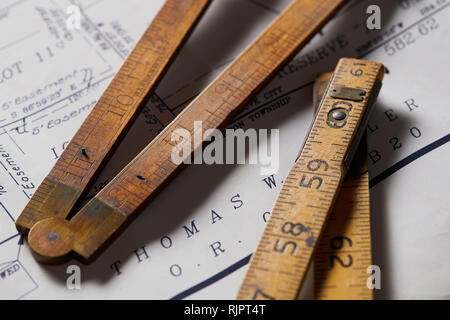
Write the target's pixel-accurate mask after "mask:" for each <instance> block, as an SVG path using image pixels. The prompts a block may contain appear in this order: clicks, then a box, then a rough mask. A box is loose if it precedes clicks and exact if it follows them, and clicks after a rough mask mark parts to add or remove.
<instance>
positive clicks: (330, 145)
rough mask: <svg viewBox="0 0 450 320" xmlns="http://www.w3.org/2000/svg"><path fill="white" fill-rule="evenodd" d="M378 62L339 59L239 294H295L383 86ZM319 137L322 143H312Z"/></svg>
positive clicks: (247, 296) (275, 296)
mask: <svg viewBox="0 0 450 320" xmlns="http://www.w3.org/2000/svg"><path fill="white" fill-rule="evenodd" d="M383 75H384V67H383V65H381V64H380V63H376V62H370V61H363V60H357V59H341V60H340V61H339V63H338V65H337V67H336V70H335V72H334V74H333V77H332V79H331V81H330V84H329V86H328V88H327V92H326V94H325V95H324V97H323V99H322V101H321V103H320V108H319V110H318V111H317V114H316V117H315V120H314V122H313V125H312V128H311V130H310V134H309V135H308V137H307V139H306V142H305V146H308V145H310V147H306V148H302V151H301V153H300V155H299V157H298V159H297V160H296V163H295V165H294V166H293V168H292V169H291V171H290V172H289V175H288V179H286V181H285V184H284V185H283V188H282V191H281V193H282V194H283V196H282V197H279V198H278V200H277V202H276V204H275V206H274V209H273V211H272V214H271V218H270V219H269V221H268V223H267V225H266V228H265V230H264V233H263V235H262V237H261V241H260V242H259V245H258V248H257V250H256V252H255V253H254V255H253V257H252V260H251V263H250V267H249V270H248V271H247V274H246V276H245V279H244V281H243V283H242V286H241V289H240V291H239V293H238V297H237V298H238V299H295V298H296V297H297V296H298V293H299V291H300V288H301V286H302V284H303V281H304V278H305V275H306V272H307V271H308V268H309V266H310V263H311V260H312V257H313V255H314V251H315V249H316V248H317V247H318V244H319V241H320V238H321V235H322V233H323V230H324V228H325V224H326V221H327V219H328V216H329V214H330V212H331V209H332V208H333V204H334V202H335V201H336V199H337V195H338V191H339V189H340V188H341V185H342V182H343V180H344V177H345V175H346V173H347V171H348V169H349V168H350V163H351V160H352V158H353V156H354V154H355V152H356V148H357V146H358V145H359V141H360V140H361V136H362V134H363V132H364V130H365V127H366V125H367V119H368V115H369V112H370V109H371V107H372V105H373V103H374V101H375V99H376V97H377V95H378V92H379V89H380V88H381V80H382V77H383ZM313 141H320V143H319V144H318V143H313Z"/></svg>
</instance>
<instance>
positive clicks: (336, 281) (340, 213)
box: [314, 73, 373, 300]
mask: <svg viewBox="0 0 450 320" xmlns="http://www.w3.org/2000/svg"><path fill="white" fill-rule="evenodd" d="M332 75H333V74H332V73H325V74H321V75H320V76H319V77H318V78H317V79H316V82H315V84H314V107H315V111H317V109H318V108H319V107H320V101H321V100H322V98H323V96H324V93H325V92H326V89H327V86H328V83H329V81H330V79H331V77H332ZM370 265H372V243H371V233H370V193H369V171H368V159H367V143H366V137H363V140H362V141H361V144H360V146H359V150H358V151H357V154H356V156H355V159H354V160H353V162H352V165H351V168H350V172H349V173H348V174H347V176H346V178H345V180H344V182H343V184H342V188H341V190H340V193H339V196H338V198H337V200H336V204H335V205H334V208H333V211H332V212H331V214H330V217H329V218H328V221H327V224H326V227H325V230H324V232H323V235H322V237H321V239H320V244H319V246H318V248H317V252H316V254H315V255H314V292H315V298H316V299H319V300H352V299H364V300H371V299H373V291H372V290H371V289H369V288H368V287H367V283H366V282H367V277H368V274H367V272H366V270H367V267H368V266H370Z"/></svg>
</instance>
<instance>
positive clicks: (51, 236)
mask: <svg viewBox="0 0 450 320" xmlns="http://www.w3.org/2000/svg"><path fill="white" fill-rule="evenodd" d="M58 239H59V234H57V233H56V232H52V233H50V234H49V235H48V236H47V240H48V241H50V242H56V241H58Z"/></svg>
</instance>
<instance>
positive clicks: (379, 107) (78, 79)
mask: <svg viewBox="0 0 450 320" xmlns="http://www.w3.org/2000/svg"><path fill="white" fill-rule="evenodd" d="M163 2H164V1H162V0H152V1H145V0H127V1H120V0H78V1H71V0H58V1H55V0H2V1H1V2H0V30H1V31H0V32H1V37H0V299H46V298H54V299H55V298H56V299H113V298H114V299H116V298H117V299H133V298H137V299H142V298H144V299H171V298H175V299H181V298H186V299H191V298H192V299H233V298H235V296H236V294H237V291H238V289H239V286H240V283H241V281H242V280H243V277H244V274H245V271H246V270H247V268H248V261H249V259H250V256H251V254H252V253H253V252H254V251H255V249H256V246H257V243H258V241H259V238H260V236H261V234H262V231H263V229H264V225H265V220H266V219H268V217H269V215H270V211H271V210H272V207H273V205H274V203H275V200H276V198H277V196H278V192H279V191H280V190H281V186H282V185H283V179H284V178H285V177H286V175H287V173H288V171H289V169H290V168H291V166H292V165H293V163H294V161H295V159H296V157H297V155H298V153H299V151H300V148H301V146H302V143H303V140H304V139H305V136H306V134H307V131H308V129H309V127H310V122H311V120H312V117H313V111H312V83H313V81H314V79H315V77H316V75H317V74H318V73H319V72H328V71H332V70H333V69H334V66H335V65H336V63H337V61H338V60H339V58H342V57H358V58H362V59H367V60H374V61H378V62H381V63H383V64H384V65H385V66H386V67H387V68H388V69H389V73H388V74H386V75H385V78H384V81H383V87H382V90H381V93H380V96H379V98H378V101H377V103H376V105H375V107H374V112H373V114H372V116H371V119H370V121H369V127H368V140H369V148H368V151H369V154H368V157H369V162H370V179H371V194H370V197H371V214H372V241H373V245H372V246H373V264H375V265H378V266H380V269H381V289H377V290H375V297H376V298H381V299H383V298H386V299H409V298H412V299H450V274H449V271H450V254H449V252H450V198H449V196H448V195H449V193H450V183H449V181H450V170H449V167H448V166H449V160H450V143H448V142H449V140H450V112H449V110H448V109H449V103H448V100H449V97H450V91H449V90H450V82H449V80H448V79H449V78H448V75H449V74H450V55H449V52H450V37H449V34H450V0H422V1H387V0H386V1H354V2H350V3H349V5H347V6H346V7H345V8H344V9H343V10H342V11H341V12H340V13H339V14H338V15H337V17H336V18H334V19H333V20H332V21H331V22H330V23H328V24H327V26H326V27H325V28H324V29H323V30H322V31H321V33H320V34H318V35H317V36H316V37H314V38H313V40H312V41H311V42H310V43H309V44H308V45H307V47H306V48H304V49H303V50H302V51H301V52H300V53H299V54H298V55H297V56H296V57H295V58H294V59H293V60H292V61H291V62H290V63H289V64H287V65H286V66H284V67H283V68H282V70H281V71H280V72H279V73H278V74H277V75H276V77H275V78H274V79H273V81H271V82H270V83H269V84H268V85H267V86H266V87H265V88H264V89H263V90H262V91H261V92H260V93H259V94H258V95H257V96H256V97H255V98H254V99H253V100H252V102H251V103H250V104H249V105H248V106H246V107H245V110H244V111H243V112H242V113H241V114H240V115H238V116H237V117H236V118H235V119H234V120H233V121H232V123H230V125H229V127H230V128H243V129H246V128H257V129H260V128H267V129H279V130H280V168H279V170H278V171H277V172H273V174H271V175H265V176H262V175H261V174H260V167H259V166H258V165H211V166H208V165H191V166H188V167H187V168H185V170H183V171H182V172H181V173H180V174H179V175H178V176H177V177H176V178H175V179H174V180H173V181H172V182H171V183H170V184H169V185H168V186H167V187H166V188H165V189H164V190H163V192H161V193H160V194H159V195H158V196H157V197H156V198H155V199H154V200H153V201H152V202H151V203H150V205H149V206H148V207H147V208H146V209H145V210H144V211H143V212H142V213H141V214H140V215H139V217H138V218H137V219H136V220H135V221H134V222H133V223H132V224H131V225H130V226H129V227H128V228H127V229H126V230H125V231H124V233H123V234H122V235H121V236H120V237H118V238H117V239H116V240H115V242H114V243H113V244H112V245H111V246H109V247H108V248H107V249H106V250H105V252H104V253H103V254H102V255H101V256H100V257H99V258H98V259H97V260H96V261H95V262H94V263H92V264H91V265H89V266H86V265H82V264H81V263H79V262H78V261H76V260H72V261H70V262H68V263H66V264H64V265H61V266H46V265H41V264H39V263H38V262H36V260H35V259H34V258H33V256H32V253H31V251H30V249H29V247H28V245H27V243H26V240H24V239H23V238H22V237H21V236H20V235H19V234H18V232H17V230H16V228H15V224H14V222H15V219H17V218H18V216H19V215H20V213H21V212H22V209H23V208H24V207H25V205H26V204H27V202H28V200H29V199H30V198H31V196H32V195H33V193H34V192H35V191H36V189H37V187H38V186H39V184H40V182H41V181H42V180H43V179H44V177H45V176H46V175H47V173H48V172H49V171H50V169H51V168H52V166H53V165H54V163H55V161H56V160H57V159H58V157H59V156H60V155H61V152H62V151H63V150H64V148H65V147H66V146H67V144H68V142H69V141H70V139H71V138H72V136H73V135H74V134H75V132H76V131H77V129H78V128H79V127H80V125H81V124H82V122H83V120H84V119H85V118H86V116H87V115H88V114H89V112H90V111H91V110H92V108H93V107H94V105H95V103H96V101H97V99H99V97H100V96H101V94H102V92H103V90H104V89H105V88H106V87H107V86H108V84H109V81H111V80H112V77H113V76H114V74H115V72H116V71H117V70H118V69H119V67H120V66H121V64H122V63H123V61H124V60H125V59H126V57H127V56H128V54H129V53H130V52H131V50H132V49H133V46H134V45H135V44H136V42H137V41H138V40H139V37H140V35H141V34H142V33H143V32H144V31H145V29H146V28H147V26H148V25H149V23H150V22H151V21H152V19H153V17H154V16H155V15H156V13H157V12H158V10H159V8H160V7H161V6H162V4H163ZM289 3H290V1H289V0H215V1H213V3H212V5H211V6H210V8H209V9H208V10H207V12H206V14H205V15H204V17H203V18H202V20H201V21H200V23H199V24H198V26H197V27H196V29H195V30H194V32H193V34H192V35H191V37H190V38H189V40H188V41H187V43H186V44H185V46H184V47H183V49H182V50H181V52H180V54H179V55H178V57H177V59H176V60H175V61H174V63H173V65H172V66H171V67H170V70H169V72H168V73H167V74H166V76H165V77H164V79H163V81H162V82H161V84H160V85H159V87H158V88H157V90H156V94H155V95H154V96H153V97H152V99H151V101H150V102H149V103H148V105H146V106H145V108H144V109H143V111H142V113H141V114H140V116H139V117H138V119H137V120H136V122H135V124H134V125H133V127H132V128H131V130H130V131H129V133H128V134H127V137H126V138H125V140H124V141H123V143H122V144H121V146H120V147H119V149H118V150H117V152H116V153H115V155H114V156H113V157H112V159H111V160H110V162H109V164H108V166H107V167H106V168H105V170H104V171H103V172H102V174H101V175H100V177H99V178H98V179H97V181H96V183H95V184H94V186H93V188H92V189H91V190H90V192H89V194H88V198H91V197H92V196H94V195H95V193H96V192H98V191H99V190H100V189H101V188H102V187H104V186H105V185H106V184H107V183H108V181H109V180H110V179H111V178H112V177H113V176H114V175H115V174H116V173H118V171H119V170H120V169H121V168H122V167H123V166H124V165H125V164H126V163H128V162H129V161H130V160H131V159H133V157H134V156H135V155H137V153H138V152H139V151H140V150H141V149H142V148H143V147H144V146H145V145H147V143H149V142H150V141H151V140H152V138H154V137H155V136H156V135H157V133H158V132H159V131H160V130H162V129H163V128H164V126H165V125H167V124H168V123H169V122H171V121H172V120H173V119H174V117H175V116H176V115H177V114H179V113H180V112H181V111H182V110H183V108H184V107H186V106H187V105H188V104H189V102H190V101H192V100H193V99H194V98H195V97H196V96H197V95H198V94H199V93H200V92H201V91H202V89H204V88H205V87H206V86H207V85H208V84H209V83H210V82H211V81H213V80H214V78H215V77H216V76H217V75H218V74H219V73H220V72H221V71H223V70H224V68H226V66H227V65H228V64H229V63H230V62H231V61H232V60H233V59H234V58H236V57H237V56H238V55H239V53H240V52H241V51H242V50H243V49H245V48H246V47H247V46H248V45H249V44H250V43H251V42H252V41H253V40H254V39H255V38H256V37H257V36H258V35H259V34H260V33H261V32H262V31H263V30H264V29H265V28H266V27H267V26H268V25H269V24H270V22H271V21H273V20H274V19H275V18H276V17H277V15H278V14H279V13H280V12H281V11H282V10H283V9H284V8H286V6H287V5H288V4H289ZM372 4H377V5H379V6H380V8H381V13H382V16H381V18H382V29H381V30H379V31H378V30H373V31H368V30H367V28H366V19H367V17H368V15H367V13H366V9H367V7H368V6H369V5H372ZM72 5H77V6H79V7H80V8H81V14H82V19H81V28H80V29H74V30H72V29H69V28H67V25H66V21H67V17H68V15H69V12H68V11H67V9H68V8H69V7H70V6H72ZM251 152H256V150H252V151H251ZM69 265H79V266H80V268H81V289H80V290H69V289H68V287H67V285H66V280H67V278H68V276H69V275H68V273H67V267H68V266H69ZM369 276H370V274H368V277H369ZM307 290H308V289H306V291H307ZM305 296H306V297H308V296H310V295H308V292H306V293H305Z"/></svg>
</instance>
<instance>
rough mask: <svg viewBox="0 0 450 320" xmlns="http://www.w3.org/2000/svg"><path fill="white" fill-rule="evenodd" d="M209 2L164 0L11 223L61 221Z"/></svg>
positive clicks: (24, 226)
mask: <svg viewBox="0 0 450 320" xmlns="http://www.w3.org/2000/svg"><path fill="white" fill-rule="evenodd" d="M210 1H211V0H168V1H166V3H165V4H164V6H163V7H162V8H161V10H160V11H159V13H158V14H157V16H156V17H155V19H154V20H153V22H152V23H151V24H150V25H149V27H148V29H147V30H146V31H145V33H144V34H143V36H142V37H141V39H140V40H139V41H138V43H137V45H136V46H135V48H134V49H133V51H132V52H131V54H130V55H129V57H128V58H127V59H126V61H125V62H124V64H123V65H122V67H121V68H120V70H119V71H118V73H117V74H116V76H115V77H114V79H113V80H112V81H111V83H110V84H109V86H108V88H107V89H106V90H105V92H104V93H103V95H102V96H101V97H100V99H99V101H98V102H97V104H96V105H95V107H94V109H93V110H92V111H91V112H90V114H89V115H88V116H87V118H86V119H85V121H84V122H83V124H82V125H81V127H80V128H79V130H78V131H77V133H76V134H75V136H74V137H73V138H72V140H71V141H70V143H69V144H68V146H67V147H66V149H65V150H64V152H63V154H62V155H61V157H60V158H59V159H58V160H57V162H56V164H55V165H54V167H53V168H52V170H51V171H50V173H49V174H48V176H47V177H46V178H45V179H44V181H43V182H42V183H41V185H40V186H39V188H38V189H37V191H36V192H35V194H34V195H33V197H32V198H31V200H30V201H29V203H28V204H27V206H26V207H25V209H24V210H23V212H22V214H21V215H20V217H19V218H18V219H17V221H16V226H17V228H18V230H19V231H20V232H21V233H24V234H26V233H27V232H28V231H29V229H31V227H32V226H33V225H34V224H35V223H36V222H38V221H40V220H43V219H46V218H59V219H65V218H66V217H67V216H68V215H69V213H70V211H71V210H72V209H73V207H74V206H75V204H76V203H77V202H78V201H79V199H80V196H81V195H82V193H83V192H84V191H85V190H86V189H87V188H88V186H89V184H90V183H91V182H92V181H93V178H94V177H95V176H96V175H98V173H99V172H100V169H101V168H102V166H103V165H104V163H105V162H106V161H107V160H108V159H109V157H110V155H111V154H112V152H113V151H114V149H115V147H116V146H117V145H118V143H119V142H120V140H121V138H123V137H124V135H125V134H126V132H127V129H128V128H129V126H130V125H131V124H132V123H133V120H134V119H135V117H136V116H137V114H138V113H139V110H140V109H141V107H142V106H143V105H144V104H145V102H146V101H147V100H148V99H149V98H150V96H151V94H152V93H153V92H154V90H155V88H156V86H157V84H158V83H159V81H160V80H161V79H162V76H163V75H164V72H165V71H166V70H167V69H168V67H169V66H170V64H171V62H172V60H173V59H174V57H175V55H176V54H177V52H178V51H179V50H180V48H181V46H182V44H183V43H184V42H185V40H186V39H187V37H188V35H189V34H190V32H191V31H192V30H193V28H194V26H195V25H196V22H197V21H198V20H199V18H200V17H201V15H202V13H203V12H204V11H205V9H206V8H207V6H208V4H209V3H210Z"/></svg>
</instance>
